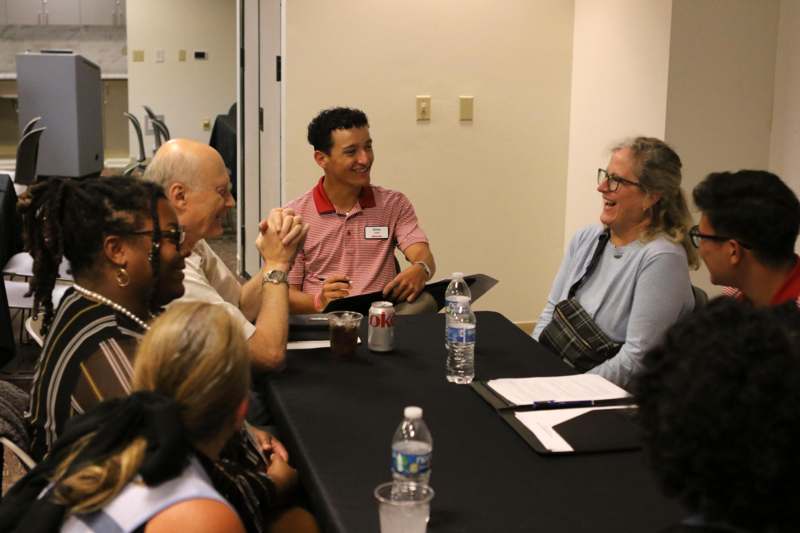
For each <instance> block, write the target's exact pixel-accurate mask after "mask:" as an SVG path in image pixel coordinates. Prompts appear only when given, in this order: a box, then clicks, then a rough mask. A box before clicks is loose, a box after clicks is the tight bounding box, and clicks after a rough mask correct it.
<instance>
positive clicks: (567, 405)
mask: <svg viewBox="0 0 800 533" xmlns="http://www.w3.org/2000/svg"><path fill="white" fill-rule="evenodd" d="M635 401H636V400H635V399H634V398H633V397H628V398H611V399H607V400H566V401H563V402H558V401H555V400H548V401H543V402H532V403H526V404H520V405H507V406H505V407H500V408H499V409H498V411H547V410H549V409H574V408H576V407H602V406H606V405H631V404H633V403H635Z"/></svg>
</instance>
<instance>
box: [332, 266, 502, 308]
mask: <svg viewBox="0 0 800 533" xmlns="http://www.w3.org/2000/svg"><path fill="white" fill-rule="evenodd" d="M464 281H466V282H467V285H468V286H469V289H470V292H471V293H472V301H473V302H474V301H475V300H477V299H478V298H480V297H481V296H483V295H484V294H486V292H487V291H488V290H489V289H491V288H492V287H494V286H495V285H497V280H496V279H494V278H492V277H490V276H487V275H486V274H472V275H469V276H464ZM449 284H450V280H449V279H443V280H440V281H435V282H433V283H428V284H427V285H425V292H427V293H429V294H430V295H431V296H433V299H434V300H436V305H437V307H436V310H437V311H438V310H439V309H441V308H443V307H444V306H445V301H444V293H445V291H446V290H447V286H448V285H449ZM386 299H387V298H386V296H384V295H383V293H382V292H381V291H376V292H368V293H364V294H359V295H358V296H350V297H348V298H339V299H338V300H332V301H331V302H330V303H328V305H327V306H326V307H325V312H326V313H327V312H329V311H357V312H359V313H361V314H362V315H364V316H367V314H368V313H369V308H370V306H371V305H372V304H373V303H374V302H380V301H385V300H386ZM394 303H397V302H394Z"/></svg>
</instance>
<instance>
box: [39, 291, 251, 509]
mask: <svg viewBox="0 0 800 533" xmlns="http://www.w3.org/2000/svg"><path fill="white" fill-rule="evenodd" d="M133 388H134V389H135V390H145V391H152V392H157V393H160V394H162V395H164V396H167V397H169V398H172V399H174V400H175V401H176V403H177V404H178V405H179V407H180V410H181V414H180V417H181V421H182V422H183V428H182V429H183V431H184V432H185V434H186V438H187V440H188V441H189V442H192V443H195V444H196V443H200V442H204V441H207V440H210V439H211V438H213V437H215V436H217V435H219V434H220V433H222V432H224V431H226V430H228V429H229V428H232V427H233V424H234V421H235V413H236V409H237V407H238V406H239V405H240V404H241V402H242V400H243V399H244V398H245V395H246V394H247V391H248V390H249V388H250V361H249V359H248V356H247V349H246V344H245V340H244V337H243V336H242V331H241V328H240V327H238V324H236V323H235V321H234V320H233V318H231V316H230V315H229V314H228V313H227V311H225V310H224V309H223V308H221V307H219V306H214V305H212V304H209V303H204V302H193V303H178V304H173V305H172V306H170V308H169V310H167V311H166V312H165V313H164V314H162V315H161V316H160V317H159V318H158V319H157V320H156V321H155V322H154V323H153V325H152V328H151V329H150V331H149V332H148V333H147V334H146V335H145V336H144V338H143V339H142V342H141V344H140V345H139V349H138V350H137V352H136V360H135V363H134V375H133ZM94 435H95V433H90V434H89V435H86V436H85V437H83V438H82V439H80V440H79V441H78V442H77V443H76V445H75V446H74V448H73V450H72V451H71V453H70V454H69V455H68V456H67V458H66V459H65V460H64V461H63V462H62V463H61V464H60V465H59V466H58V468H57V470H56V474H55V479H57V480H59V481H58V484H57V487H56V489H55V492H54V494H55V499H56V501H57V502H58V503H61V504H64V505H66V506H67V507H68V510H69V512H72V513H86V512H91V511H95V510H98V509H100V508H102V507H103V505H105V504H106V503H107V502H108V501H109V500H111V499H112V498H114V497H115V496H116V495H117V494H119V492H120V491H121V490H122V489H123V488H124V487H125V485H126V484H127V483H128V482H130V480H131V479H133V477H134V476H135V475H136V473H137V472H138V470H139V467H140V466H141V464H142V461H143V460H144V454H145V450H146V448H147V442H146V440H145V439H144V438H141V437H139V438H136V439H135V440H133V441H132V442H131V443H129V444H128V445H127V446H126V447H125V448H123V449H122V450H120V451H119V452H118V453H116V454H114V455H112V456H111V457H108V458H104V459H101V460H100V462H98V463H94V464H89V465H86V466H84V467H82V468H79V469H78V470H77V471H76V472H74V473H72V474H70V475H68V476H67V477H66V478H64V479H61V477H62V476H63V475H64V474H65V472H66V471H67V470H68V469H69V467H70V466H71V465H72V462H73V461H74V460H75V458H76V457H77V455H78V454H79V453H80V451H81V450H82V449H83V448H84V447H85V446H86V445H87V444H88V442H89V441H90V440H91V438H92V437H94Z"/></svg>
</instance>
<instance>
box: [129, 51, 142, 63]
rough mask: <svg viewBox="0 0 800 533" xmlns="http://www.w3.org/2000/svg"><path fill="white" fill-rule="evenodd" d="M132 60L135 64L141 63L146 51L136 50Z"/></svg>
mask: <svg viewBox="0 0 800 533" xmlns="http://www.w3.org/2000/svg"><path fill="white" fill-rule="evenodd" d="M131 60H132V61H133V62H134V63H141V62H142V61H144V50H134V51H133V54H131Z"/></svg>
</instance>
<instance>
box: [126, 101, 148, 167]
mask: <svg viewBox="0 0 800 533" xmlns="http://www.w3.org/2000/svg"><path fill="white" fill-rule="evenodd" d="M122 114H123V115H125V116H126V117H128V120H129V121H130V123H131V125H132V126H133V130H134V131H135V132H136V141H137V142H138V143H139V159H137V160H136V161H137V162H138V163H141V162H143V161H144V160H145V159H147V156H146V155H145V152H144V137H143V136H142V125H141V124H140V123H139V119H138V118H136V117H135V116H133V115H131V114H130V113H128V112H127V111H126V112H124V113H122Z"/></svg>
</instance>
